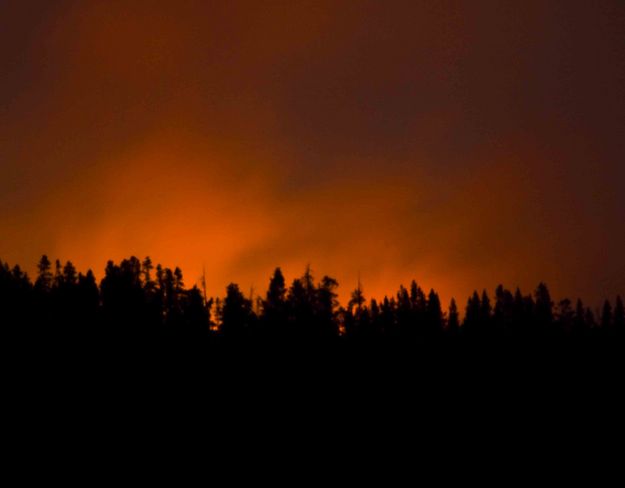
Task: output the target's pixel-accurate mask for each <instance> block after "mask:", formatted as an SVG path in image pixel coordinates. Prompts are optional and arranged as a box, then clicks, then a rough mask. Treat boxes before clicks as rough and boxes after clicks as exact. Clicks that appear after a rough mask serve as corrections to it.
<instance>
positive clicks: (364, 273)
mask: <svg viewBox="0 0 625 488" xmlns="http://www.w3.org/2000/svg"><path fill="white" fill-rule="evenodd" d="M624 39H625V3H624V2H623V1H622V0H614V1H602V0H596V1H592V2H589V1H572V0H568V1H547V0H541V1H523V2H518V1H515V2H507V1H477V0H475V1H465V2H455V1H454V2H451V1H436V2H434V1H431V2H419V1H417V0H413V1H406V2H393V1H384V2H382V1H349V2H347V1H338V0H334V1H327V2H326V1H321V0H315V1H308V2H299V1H284V2H272V1H250V2H241V1H224V2H214V1H185V0H177V1H169V2H159V1H156V0H150V1H123V2H122V1H111V0H109V1H92V0H90V1H81V2H78V1H76V2H72V1H55V2H50V1H45V0H42V1H28V0H18V1H12V0H8V1H7V0H3V1H1V2H0V259H2V260H4V261H9V262H10V263H11V264H15V263H20V264H22V265H26V266H27V268H28V269H29V270H31V271H33V270H34V264H35V262H36V261H37V259H38V257H39V256H40V255H41V254H42V253H47V254H49V255H50V256H51V257H59V258H61V259H63V260H65V259H71V260H73V261H74V263H75V264H76V265H77V267H78V268H79V269H83V270H84V269H86V268H87V267H92V268H94V270H95V271H96V274H98V275H99V276H101V273H102V270H103V268H104V265H105V263H106V260H107V259H109V258H112V259H115V260H119V259H121V258H123V257H127V256H130V255H137V256H140V257H143V256H145V255H150V256H151V257H152V258H153V260H155V261H158V262H162V263H163V264H164V265H167V266H176V265H179V266H181V267H182V269H183V270H184V272H185V276H186V282H187V284H192V283H193V282H195V281H197V280H198V279H199V277H200V275H201V273H202V267H203V266H205V267H206V272H207V284H208V288H209V292H210V293H211V294H223V289H224V287H225V285H226V284H227V283H229V282H230V281H236V282H239V283H240V284H241V286H242V287H243V289H249V287H250V286H254V287H255V288H256V289H257V290H258V291H259V292H264V290H265V289H266V285H267V282H268V278H269V276H270V274H271V271H272V270H273V268H274V267H275V266H277V265H281V266H282V267H283V268H284V269H285V271H286V274H287V278H289V279H292V278H294V277H296V276H297V275H299V274H301V272H302V271H303V269H304V267H305V265H306V264H307V263H310V264H311V266H312V269H313V271H314V272H315V273H316V275H317V276H318V277H321V275H322V274H331V275H333V276H335V277H336V278H337V279H338V280H339V283H340V284H341V290H342V293H343V295H342V297H343V298H344V297H345V293H347V292H348V291H349V289H351V288H353V287H354V286H355V284H356V281H357V276H358V273H360V276H361V279H362V281H363V284H364V288H365V292H366V294H367V295H368V296H371V295H382V294H383V293H393V292H394V291H395V290H396V289H397V286H398V285H399V284H400V283H402V282H403V283H405V284H407V283H408V282H409V280H410V279H412V278H416V279H417V281H418V282H419V283H420V284H422V285H423V287H425V288H427V289H429V288H430V287H434V288H435V289H437V290H439V291H440V292H441V294H442V298H443V300H444V303H445V304H446V303H448V300H449V299H450V298H451V296H452V295H454V296H456V297H458V298H459V299H460V301H461V302H462V303H464V301H465V299H466V297H467V296H468V295H469V293H470V292H471V291H472V290H473V289H474V288H478V289H482V288H487V289H488V290H493V289H494V288H495V286H496V285H497V284H498V283H500V282H503V283H504V284H505V285H507V286H508V287H511V288H513V287H515V286H517V285H520V286H521V287H522V288H523V289H524V290H525V291H530V290H532V289H533V288H534V287H535V285H536V284H537V283H538V281H540V280H545V281H546V282H547V283H548V284H549V285H550V286H551V288H552V292H553V293H554V295H556V296H557V297H561V296H563V295H567V296H570V297H572V298H575V297H577V296H582V297H585V298H586V299H587V300H588V301H589V302H590V303H591V304H593V305H594V304H595V303H598V300H599V299H600V298H602V297H611V298H613V297H614V295H616V294H617V293H621V294H624V292H625V224H624V221H625V42H623V40H624Z"/></svg>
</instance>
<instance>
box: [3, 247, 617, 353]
mask: <svg viewBox="0 0 625 488" xmlns="http://www.w3.org/2000/svg"><path fill="white" fill-rule="evenodd" d="M154 270H156V272H155V273H153V271H154ZM338 286H339V284H338V282H337V281H336V280H335V279H334V278H332V277H330V276H327V275H326V276H324V277H323V278H322V279H321V280H320V281H319V282H315V280H314V277H313V274H312V271H311V268H310V266H307V267H306V269H305V271H304V274H303V275H302V276H301V277H299V278H297V279H295V280H293V282H292V284H291V286H290V287H289V288H288V289H287V288H286V279H285V277H284V274H283V273H282V270H281V269H280V268H276V269H275V271H274V272H273V274H272V276H271V278H270V280H269V286H268V289H267V291H266V294H265V295H264V298H263V299H262V300H260V302H259V303H260V306H259V308H258V310H259V312H258V315H257V313H256V312H255V310H254V307H253V302H252V297H250V298H248V297H245V296H244V295H243V293H242V292H241V291H240V288H239V286H238V285H237V284H235V283H232V284H230V285H228V287H227V288H226V295H225V297H224V298H223V299H221V298H219V297H217V298H216V299H208V297H206V293H205V292H204V293H203V292H202V291H201V290H200V289H199V288H198V286H197V285H193V286H191V287H190V288H187V286H186V285H185V280H184V276H183V273H182V270H181V269H180V268H174V269H173V271H172V269H170V268H164V267H162V266H161V265H160V264H157V265H156V266H154V264H153V263H152V260H151V259H150V258H149V257H146V258H145V259H144V260H143V261H140V260H139V259H137V258H136V257H130V258H128V259H124V260H122V261H121V262H120V263H119V264H115V263H114V262H113V261H109V262H108V263H107V265H106V268H105V270H104V276H103V278H102V280H101V281H100V284H99V285H98V283H97V281H96V279H95V275H94V273H93V272H92V271H91V270H89V271H87V273H86V274H83V273H79V272H78V271H77V270H76V268H75V266H74V265H73V264H72V262H71V261H67V262H66V263H65V264H62V263H61V261H59V260H55V262H54V271H53V270H52V262H51V261H50V259H49V258H48V257H47V256H46V255H44V256H42V258H41V259H40V260H39V262H38V263H37V276H36V278H35V280H34V283H33V282H31V280H30V278H29V277H28V275H27V274H26V273H25V272H24V271H22V269H21V268H20V267H19V266H14V267H13V268H11V267H10V266H9V264H8V263H4V262H2V261H0V322H1V324H2V328H1V330H2V333H3V337H6V338H9V339H10V340H15V341H17V340H27V339H28V338H30V339H28V340H35V339H37V340H39V339H41V340H42V341H41V342H42V343H45V344H48V345H53V344H57V346H56V347H63V348H65V349H67V348H74V349H75V350H80V349H81V348H84V347H85V344H89V345H90V346H91V347H96V345H97V344H99V345H101V346H102V347H104V348H105V349H106V347H113V346H112V345H120V344H129V345H133V347H140V345H141V344H148V343H150V342H151V341H161V340H163V341H173V342H177V341H178V340H181V341H186V342H188V343H194V344H203V343H209V342H210V343H211V344H218V343H220V340H219V339H218V338H219V337H223V338H224V339H226V340H227V341H235V342H236V341H241V340H245V341H248V340H249V341H257V342H258V343H262V344H264V345H267V344H269V343H272V344H274V345H276V346H278V347H283V348H288V347H291V346H292V345H293V344H299V346H300V347H301V346H302V345H303V344H310V345H316V346H320V345H321V344H328V343H332V342H333V341H336V342H337V343H340V344H343V343H350V342H355V343H362V342H371V343H372V344H377V343H389V344H397V345H401V346H402V347H407V348H410V347H414V346H418V345H419V344H428V343H435V342H438V341H445V340H446V339H447V338H453V342H454V343H458V344H461V343H467V344H476V345H479V344H481V345H484V346H486V347H496V346H497V341H500V340H502V339H505V341H508V342H507V343H508V344H512V343H515V341H518V343H519V344H520V345H522V346H523V347H525V348H527V347H531V346H532V345H534V344H541V343H553V341H554V340H562V339H564V338H573V339H575V340H579V341H580V343H585V342H590V343H592V342H593V341H599V342H601V341H605V342H606V343H613V342H614V343H618V344H620V343H621V342H620V341H622V340H623V339H625V312H624V310H623V300H622V298H621V296H617V297H616V301H615V302H614V307H612V304H611V303H610V301H609V300H605V301H604V303H603V307H602V308H601V309H598V311H597V315H596V314H595V313H593V311H592V309H591V308H590V307H584V304H583V302H582V301H581V299H578V300H577V301H576V303H575V307H574V308H573V306H572V302H571V301H570V300H568V299H566V298H565V299H562V300H560V301H558V302H557V306H556V307H555V308H554V303H553V301H552V298H551V294H550V292H549V290H548V288H547V286H546V285H545V284H544V283H539V284H538V286H537V287H536V289H535V291H534V293H533V296H532V295H523V294H522V293H521V290H520V289H518V288H517V289H516V291H515V293H514V294H512V293H511V292H510V291H509V290H507V289H506V288H504V286H503V285H499V286H497V288H496V289H495V294H494V306H493V305H491V300H490V298H489V295H488V293H487V291H486V290H483V291H482V293H481V295H479V294H478V292H477V291H475V292H473V294H472V295H471V296H470V297H469V299H468V301H467V306H466V310H465V313H464V317H463V320H462V325H460V323H461V320H460V316H459V315H460V314H459V312H458V307H457V305H456V301H455V299H453V298H452V299H451V302H450V306H449V312H448V315H447V316H446V315H445V314H444V313H443V311H442V307H441V302H440V297H439V295H438V293H437V292H436V291H435V290H433V289H432V290H430V292H429V293H428V294H427V296H426V295H425V293H424V292H423V290H422V289H421V287H420V286H419V285H417V283H416V281H415V280H412V281H411V283H410V287H409V288H405V287H404V286H401V285H400V286H399V290H398V291H397V293H396V294H395V296H391V298H389V297H388V296H385V297H384V299H383V300H382V301H381V302H378V301H377V300H375V299H371V300H370V301H369V302H368V303H367V301H366V298H365V294H364V291H363V288H362V285H361V283H360V280H359V282H358V286H357V287H356V289H355V290H353V291H352V293H351V295H350V299H349V301H348V303H347V305H346V306H345V307H341V305H340V303H339V300H338ZM213 311H214V314H213V313H212V312H213ZM213 317H214V319H215V320H213ZM596 317H598V321H599V323H597V319H596ZM567 340H568V339H567ZM615 340H616V342H615ZM268 341H269V342H268ZM550 341H551V342H550ZM61 345H62V346H61Z"/></svg>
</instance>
